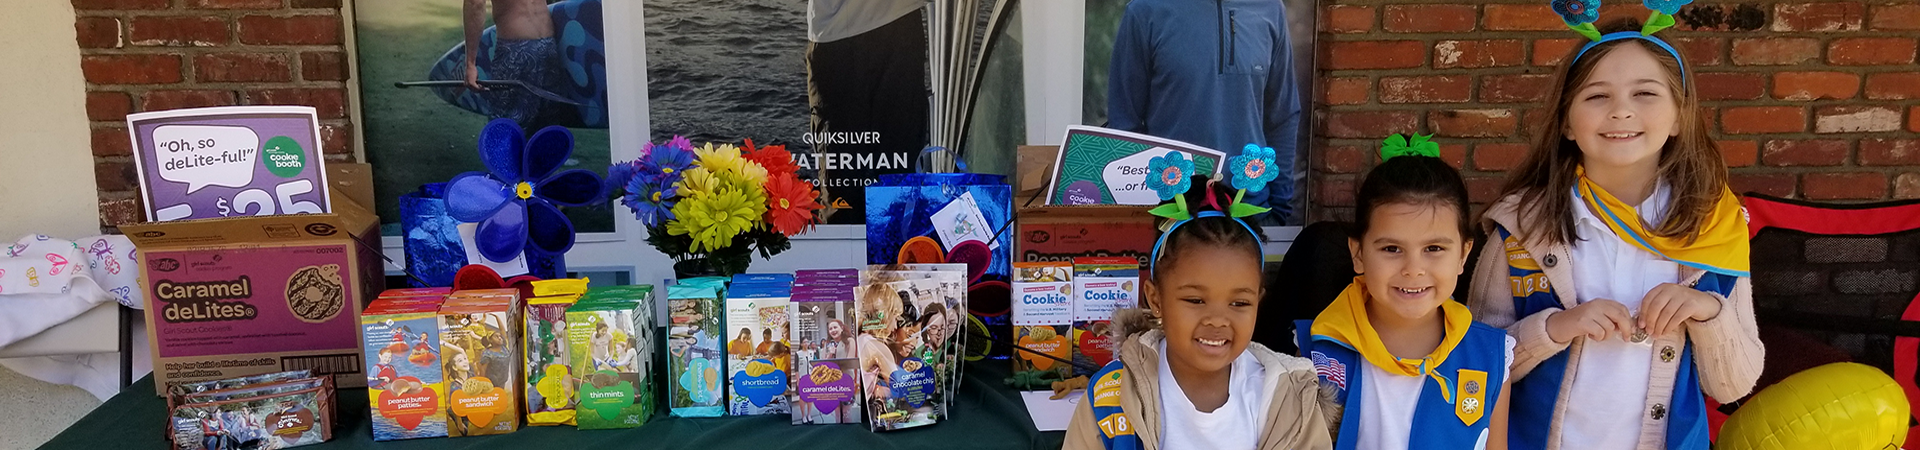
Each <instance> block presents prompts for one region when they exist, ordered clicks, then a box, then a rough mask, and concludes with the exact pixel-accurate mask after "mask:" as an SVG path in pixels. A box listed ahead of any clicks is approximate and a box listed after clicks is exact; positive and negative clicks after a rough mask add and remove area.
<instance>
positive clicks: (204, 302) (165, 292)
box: [153, 275, 260, 323]
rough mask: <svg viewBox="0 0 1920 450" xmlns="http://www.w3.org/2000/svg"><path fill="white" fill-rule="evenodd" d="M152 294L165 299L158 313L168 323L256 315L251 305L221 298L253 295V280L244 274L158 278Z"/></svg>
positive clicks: (231, 318)
mask: <svg viewBox="0 0 1920 450" xmlns="http://www.w3.org/2000/svg"><path fill="white" fill-rule="evenodd" d="M153 295H154V297H155V298H158V299H160V301H163V302H166V303H167V306H166V308H164V309H163V310H162V311H163V313H164V314H162V316H161V317H164V318H165V319H166V321H167V322H172V323H187V322H217V321H223V320H247V319H252V318H254V317H255V316H258V315H260V311H259V310H258V309H256V308H254V307H253V305H249V304H246V303H242V302H226V301H221V300H233V299H244V298H251V297H253V280H250V279H248V278H247V277H246V276H244V275H242V276H241V277H240V278H237V279H233V280H216V281H187V282H177V281H173V280H160V282H159V283H155V284H154V286H153Z"/></svg>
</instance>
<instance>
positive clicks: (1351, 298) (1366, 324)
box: [1313, 275, 1473, 403]
mask: <svg viewBox="0 0 1920 450" xmlns="http://www.w3.org/2000/svg"><path fill="white" fill-rule="evenodd" d="M1366 279H1367V277H1366V276H1365V275H1361V276H1356V277H1353V284H1349V285H1347V289H1346V290H1344V291H1340V296H1339V297H1336V298H1334V299H1333V303H1332V304H1329V305H1327V309H1325V310H1322V311H1320V316H1319V317H1315V318H1314V319H1313V335H1314V336H1326V337H1329V338H1333V339H1334V340H1337V341H1340V342H1341V343H1344V344H1347V345H1348V346H1351V347H1353V350H1354V352H1357V353H1359V354H1360V356H1362V357H1365V358H1366V359H1367V362H1368V363H1370V364H1373V366H1374V367H1379V368H1380V370H1385V371H1387V373H1392V374H1397V375H1401V376H1409V377H1417V376H1422V375H1426V376H1431V377H1433V379H1434V380H1435V381H1439V382H1440V388H1441V389H1440V396H1441V398H1444V399H1446V400H1447V402H1448V403H1452V402H1453V392H1452V389H1453V381H1451V380H1448V379H1447V377H1446V376H1445V375H1441V374H1440V373H1439V372H1438V371H1435V370H1433V369H1434V368H1438V367H1440V364H1441V363H1444V362H1446V361H1447V355H1450V354H1453V348H1454V347H1455V346H1458V345H1460V340H1461V339H1464V338H1466V337H1467V328H1468V327H1470V326H1472V325H1473V313H1472V312H1469V311H1467V307H1466V305H1461V304H1460V302H1456V301H1453V300H1447V301H1446V302H1443V303H1441V304H1440V317H1441V319H1443V320H1444V321H1445V322H1446V337H1445V338H1442V339H1441V340H1440V346H1439V347H1435V348H1434V349H1433V353H1430V354H1428V355H1427V357H1425V358H1400V357H1396V356H1393V353H1392V352H1389V351H1387V344H1386V343H1384V342H1381V341H1380V333H1378V332H1376V331H1374V329H1373V323H1372V322H1371V321H1370V320H1368V319H1367V298H1368V295H1367V287H1366Z"/></svg>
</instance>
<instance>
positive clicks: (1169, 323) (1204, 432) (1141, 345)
mask: <svg viewBox="0 0 1920 450" xmlns="http://www.w3.org/2000/svg"><path fill="white" fill-rule="evenodd" d="M1250 150H1252V148H1250ZM1260 153H1261V152H1258V151H1250V152H1244V153H1243V156H1242V157H1237V158H1234V161H1233V162H1232V163H1231V166H1232V167H1233V168H1234V169H1235V170H1234V174H1233V175H1234V178H1235V180H1234V185H1235V186H1236V187H1242V188H1249V187H1251V188H1259V187H1260V186H1263V185H1264V184H1265V183H1264V182H1260V180H1261V179H1262V178H1271V175H1272V173H1273V171H1272V170H1270V169H1269V167H1271V161H1270V158H1271V156H1266V158H1269V159H1257V160H1249V159H1248V158H1249V157H1251V158H1259V156H1258V155H1259V154H1260ZM1265 154H1266V155H1271V153H1265ZM1148 173H1149V176H1148V180H1147V181H1148V182H1147V184H1148V185H1149V186H1150V187H1152V188H1154V189H1155V190H1156V191H1160V195H1161V199H1162V200H1163V201H1164V200H1173V202H1171V203H1165V204H1163V206H1161V207H1159V208H1155V209H1154V210H1153V211H1152V212H1153V214H1154V215H1156V216H1160V217H1163V218H1165V219H1166V220H1164V221H1163V224H1162V226H1161V229H1162V230H1163V231H1162V232H1161V233H1160V238H1159V240H1158V243H1156V244H1155V245H1154V249H1153V254H1152V257H1151V258H1152V259H1150V260H1148V271H1147V277H1146V278H1145V279H1142V280H1141V289H1142V294H1143V297H1144V298H1145V299H1146V305H1147V306H1148V308H1149V309H1147V310H1145V311H1142V310H1139V309H1127V310H1121V311H1118V312H1116V314H1115V317H1114V321H1113V323H1114V329H1115V330H1116V332H1115V339H1113V342H1115V345H1117V346H1118V349H1117V351H1115V352H1114V355H1115V359H1114V361H1113V362H1111V363H1108V364H1107V366H1106V367H1105V368H1102V369H1101V370H1100V371H1098V372H1095V373H1094V375H1093V378H1092V379H1091V380H1090V381H1089V382H1088V388H1087V397H1086V398H1087V401H1083V402H1081V406H1080V407H1078V408H1076V409H1075V410H1074V416H1073V421H1072V422H1071V423H1070V425H1069V426H1068V428H1067V441H1066V446H1065V447H1066V448H1068V449H1101V448H1106V449H1142V448H1176V449H1184V448H1207V449H1256V448H1257V449H1326V448H1331V441H1330V440H1329V438H1328V436H1327V426H1326V419H1325V418H1324V417H1322V415H1321V409H1320V403H1319V389H1318V383H1317V382H1316V381H1315V379H1314V372H1313V365H1312V363H1310V362H1308V361H1307V360H1306V359H1304V358H1299V357H1295V356H1288V355H1282V354H1279V353H1275V352H1273V351H1272V350H1268V349H1267V348H1266V347H1265V346H1263V345H1260V344H1258V343H1254V342H1253V341H1252V337H1253V325H1254V318H1255V317H1256V316H1257V315H1258V314H1257V313H1258V311H1259V307H1260V299H1261V295H1262V294H1263V292H1264V291H1265V289H1264V287H1263V286H1262V285H1261V282H1262V279H1263V278H1262V276H1261V266H1262V262H1263V261H1264V259H1265V257H1264V255H1262V252H1261V249H1260V244H1261V242H1263V240H1264V239H1263V238H1262V237H1261V236H1260V234H1259V232H1258V229H1257V228H1254V227H1253V226H1250V225H1249V224H1248V223H1247V222H1245V221H1242V220H1241V219H1240V217H1246V216H1251V215H1254V214H1259V213H1260V212H1263V211H1264V209H1263V208H1258V207H1254V206H1251V205H1246V204H1242V203H1239V201H1238V200H1239V197H1240V196H1241V194H1244V192H1242V193H1241V194H1230V193H1229V192H1227V189H1226V187H1225V186H1220V185H1221V184H1224V183H1221V182H1214V181H1209V180H1207V179H1205V178H1199V177H1191V178H1189V177H1190V176H1191V174H1192V173H1193V166H1192V163H1191V161H1188V160H1187V159H1186V158H1185V157H1184V156H1183V154H1181V153H1178V152H1173V153H1169V154H1167V155H1166V156H1163V157H1157V158H1154V159H1153V161H1152V163H1151V164H1149V166H1148ZM1262 175H1265V176H1264V177H1263V176H1262ZM1188 187H1191V188H1192V189H1188ZM1223 206H1225V207H1223Z"/></svg>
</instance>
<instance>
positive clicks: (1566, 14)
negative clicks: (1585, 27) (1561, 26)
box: [1553, 0, 1600, 26]
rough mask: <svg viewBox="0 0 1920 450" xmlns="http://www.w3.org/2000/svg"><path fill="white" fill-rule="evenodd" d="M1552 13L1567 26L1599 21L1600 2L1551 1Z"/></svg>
mask: <svg viewBox="0 0 1920 450" xmlns="http://www.w3.org/2000/svg"><path fill="white" fill-rule="evenodd" d="M1553 12H1555V13H1559V14H1560V20H1562V21H1565V22H1567V25H1568V26H1574V25H1579V24H1583V23H1593V21H1595V20H1600V0H1553Z"/></svg>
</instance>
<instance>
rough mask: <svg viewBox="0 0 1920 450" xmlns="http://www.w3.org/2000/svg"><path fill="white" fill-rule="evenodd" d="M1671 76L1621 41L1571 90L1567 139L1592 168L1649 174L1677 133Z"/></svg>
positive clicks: (1639, 50)
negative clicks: (1669, 141) (1626, 170)
mask: <svg viewBox="0 0 1920 450" xmlns="http://www.w3.org/2000/svg"><path fill="white" fill-rule="evenodd" d="M1674 83H1675V82H1674V77H1673V75H1672V74H1671V73H1669V72H1668V70H1667V69H1666V67H1665V66H1663V65H1661V63H1660V61H1659V60H1657V59H1655V58H1654V55H1653V53H1652V52H1649V51H1647V49H1646V47H1645V46H1642V45H1639V44H1638V43H1637V42H1631V41H1628V42H1621V43H1620V44H1617V45H1615V46H1614V47H1613V48H1612V51H1609V52H1607V53H1606V54H1605V55H1602V56H1601V57H1600V59H1599V60H1598V61H1595V62H1594V68H1593V71H1592V72H1591V73H1590V74H1589V75H1588V76H1587V79H1586V80H1584V81H1582V82H1581V83H1580V84H1579V85H1577V86H1576V87H1575V88H1574V90H1573V91H1572V97H1571V98H1569V99H1568V100H1567V101H1568V102H1569V103H1568V105H1567V110H1566V126H1565V129H1564V130H1563V133H1565V134H1566V137H1567V139H1570V140H1572V141H1574V142H1575V143H1578V144H1579V146H1580V154H1581V162H1582V163H1584V164H1586V165H1587V166H1588V167H1594V168H1614V169H1624V168H1633V169H1639V170H1651V169H1652V168H1653V167H1656V166H1658V165H1659V161H1660V150H1661V148H1663V147H1664V146H1666V144H1667V140H1668V138H1671V137H1674V136H1678V135H1679V134H1680V123H1679V120H1680V107H1679V103H1678V102H1677V101H1676V100H1675V99H1676V98H1677V97H1676V96H1675V89H1676V88H1677V87H1678V86H1675V84H1674Z"/></svg>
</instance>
